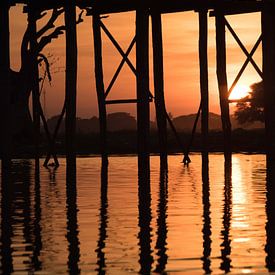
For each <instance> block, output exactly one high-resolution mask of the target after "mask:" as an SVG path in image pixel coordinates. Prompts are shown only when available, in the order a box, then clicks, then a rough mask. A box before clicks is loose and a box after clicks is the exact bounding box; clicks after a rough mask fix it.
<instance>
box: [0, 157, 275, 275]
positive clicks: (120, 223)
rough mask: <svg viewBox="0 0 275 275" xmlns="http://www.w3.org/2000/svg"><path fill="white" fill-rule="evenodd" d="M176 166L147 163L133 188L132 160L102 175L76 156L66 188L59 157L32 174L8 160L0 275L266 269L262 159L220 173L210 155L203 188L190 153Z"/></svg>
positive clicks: (235, 161) (26, 163) (27, 164)
mask: <svg viewBox="0 0 275 275" xmlns="http://www.w3.org/2000/svg"><path fill="white" fill-rule="evenodd" d="M181 160H182V156H169V160H168V162H169V168H168V173H166V172H165V171H160V164H159V158H158V157H157V156H153V157H151V172H150V181H149V179H146V180H144V179H143V180H140V181H138V171H137V157H136V156H127V157H126V156H123V157H121V156H119V157H118V156H114V157H110V158H109V167H108V169H106V168H103V169H101V159H100V158H98V157H87V158H86V157H85V158H78V159H77V173H76V180H74V177H73V176H71V175H69V176H68V179H67V181H66V166H65V159H60V162H61V166H60V167H59V168H58V169H57V170H54V169H53V168H51V169H45V168H44V167H42V165H41V167H40V169H39V170H40V172H38V171H36V170H35V165H34V161H32V160H16V161H14V164H13V167H12V171H11V174H10V175H8V176H6V178H5V177H2V184H1V240H0V241H1V242H0V245H1V271H2V273H4V274H8V273H9V272H12V271H14V272H15V273H19V272H22V274H25V273H26V271H28V272H29V273H37V274H64V273H71V274H77V273H79V272H81V273H88V274H96V273H100V274H104V272H105V271H106V273H107V274H128V273H130V274H131V273H132V274H137V273H138V272H141V273H143V274H148V273H150V271H151V272H157V273H161V272H163V271H166V272H168V273H169V274H174V273H175V272H178V273H180V274H181V273H185V274H196V273H197V274H202V273H204V272H206V273H209V272H211V271H212V272H213V273H215V274H217V273H224V272H228V271H231V272H233V273H234V272H235V273H254V272H255V273H261V272H268V269H269V270H272V263H269V261H268V259H270V258H271V259H274V258H272V257H273V255H274V254H273V253H274V252H273V250H275V248H274V249H272V248H268V247H272V243H273V244H274V243H275V242H274V240H273V238H272V237H269V236H272V234H267V231H268V230H269V229H268V228H274V227H272V225H273V224H274V223H275V222H274V220H273V221H272V220H271V222H270V226H267V227H266V224H267V220H268V219H267V212H266V165H265V156H264V155H245V154H235V155H233V157H232V167H230V165H229V166H227V165H224V158H223V155H219V154H217V155H216V154H213V155H210V156H209V181H207V179H205V180H204V181H203V180H202V165H201V157H200V155H193V156H192V163H191V164H190V165H189V167H184V166H183V164H182V163H181ZM205 173H206V175H207V170H206V171H204V174H205ZM206 178H207V176H206ZM75 182H76V185H75ZM139 183H140V185H141V186H143V187H142V188H140V189H139V188H138V184H139ZM149 184H150V186H151V189H149V188H147V187H148V186H149ZM274 186H275V185H274ZM147 191H148V192H150V194H148V192H147ZM274 209H275V207H274ZM269 216H270V217H271V218H272V217H273V216H274V214H273V215H272V214H271V215H269ZM270 230H272V229H270ZM268 232H269V231H268ZM273 232H274V229H273ZM271 233H272V231H271ZM274 237H275V235H274ZM271 262H272V260H271Z"/></svg>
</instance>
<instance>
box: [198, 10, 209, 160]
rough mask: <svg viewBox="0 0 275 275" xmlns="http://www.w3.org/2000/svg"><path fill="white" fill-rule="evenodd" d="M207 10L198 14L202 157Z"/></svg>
mask: <svg viewBox="0 0 275 275" xmlns="http://www.w3.org/2000/svg"><path fill="white" fill-rule="evenodd" d="M207 32H208V24H207V10H203V11H200V12H199V59H200V91H201V133H202V156H203V157H206V156H207V154H208V113H209V99H208V58H207V56H208V54H207Z"/></svg>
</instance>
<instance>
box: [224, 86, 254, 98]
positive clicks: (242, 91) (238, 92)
mask: <svg viewBox="0 0 275 275" xmlns="http://www.w3.org/2000/svg"><path fill="white" fill-rule="evenodd" d="M249 92H251V89H250V87H249V86H246V85H236V86H235V88H234V89H233V90H232V92H231V94H230V95H229V99H230V100H234V99H241V98H244V97H246V96H248V95H249Z"/></svg>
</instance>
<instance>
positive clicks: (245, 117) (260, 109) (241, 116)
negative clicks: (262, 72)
mask: <svg viewBox="0 0 275 275" xmlns="http://www.w3.org/2000/svg"><path fill="white" fill-rule="evenodd" d="M250 88H251V92H250V93H249V95H248V96H247V97H245V98H244V99H242V101H241V102H238V103H237V105H236V108H237V110H236V111H235V114H234V115H235V117H236V118H237V120H238V122H239V123H240V124H244V123H252V122H254V121H261V122H263V121H264V91H263V82H262V81H261V82H258V83H254V84H252V85H251V86H250Z"/></svg>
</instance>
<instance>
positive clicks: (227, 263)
mask: <svg viewBox="0 0 275 275" xmlns="http://www.w3.org/2000/svg"><path fill="white" fill-rule="evenodd" d="M231 209H232V163H231V159H229V160H228V161H227V160H225V162H224V205H223V220H222V224H223V229H222V230H221V237H222V240H223V242H222V244H221V259H222V263H221V265H220V269H221V270H224V272H226V273H227V272H230V268H231V259H230V254H231V246H230V244H231V240H230V224H231Z"/></svg>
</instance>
